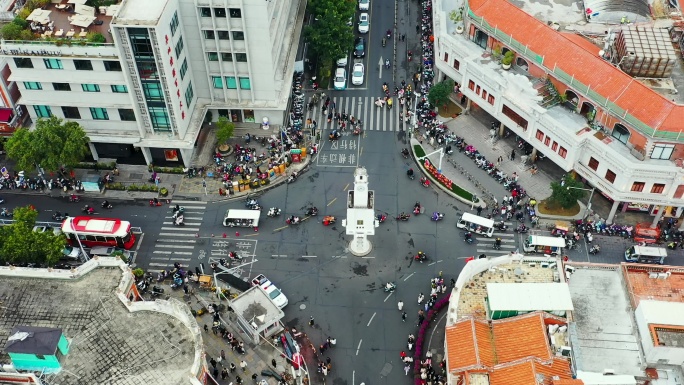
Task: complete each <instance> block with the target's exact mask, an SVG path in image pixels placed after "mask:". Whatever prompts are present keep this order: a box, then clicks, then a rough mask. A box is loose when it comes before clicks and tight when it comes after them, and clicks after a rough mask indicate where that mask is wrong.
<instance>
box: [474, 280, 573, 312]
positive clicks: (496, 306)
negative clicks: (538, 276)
mask: <svg viewBox="0 0 684 385" xmlns="http://www.w3.org/2000/svg"><path fill="white" fill-rule="evenodd" d="M487 293H488V294H487V301H488V302H489V309H490V310H492V311H495V310H517V311H534V310H538V309H544V310H546V311H552V310H567V311H570V310H572V299H571V298H570V291H569V290H568V285H567V284H566V283H565V282H562V283H556V282H546V283H530V282H524V283H498V282H494V283H488V284H487Z"/></svg>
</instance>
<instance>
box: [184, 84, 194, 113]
mask: <svg viewBox="0 0 684 385" xmlns="http://www.w3.org/2000/svg"><path fill="white" fill-rule="evenodd" d="M193 96H195V92H194V91H193V90H192V83H189V84H188V89H186V90H185V106H186V107H188V108H190V103H192V97H193Z"/></svg>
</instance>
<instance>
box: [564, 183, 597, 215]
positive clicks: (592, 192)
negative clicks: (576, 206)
mask: <svg viewBox="0 0 684 385" xmlns="http://www.w3.org/2000/svg"><path fill="white" fill-rule="evenodd" d="M566 188H567V189H568V190H570V189H575V190H584V191H591V194H589V200H588V201H587V208H586V210H584V216H583V217H582V219H586V218H587V217H588V216H589V210H591V198H593V197H594V191H596V187H592V188H591V189H588V188H583V187H571V186H568V187H566Z"/></svg>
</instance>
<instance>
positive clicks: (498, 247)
mask: <svg viewBox="0 0 684 385" xmlns="http://www.w3.org/2000/svg"><path fill="white" fill-rule="evenodd" d="M494 249H496V250H501V238H496V240H495V241H494Z"/></svg>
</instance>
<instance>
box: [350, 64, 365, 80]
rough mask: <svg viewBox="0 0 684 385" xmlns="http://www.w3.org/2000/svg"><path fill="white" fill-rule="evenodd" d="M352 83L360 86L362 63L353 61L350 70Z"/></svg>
mask: <svg viewBox="0 0 684 385" xmlns="http://www.w3.org/2000/svg"><path fill="white" fill-rule="evenodd" d="M352 84H353V85H355V86H360V85H361V84H363V64H361V63H354V69H353V70H352Z"/></svg>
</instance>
